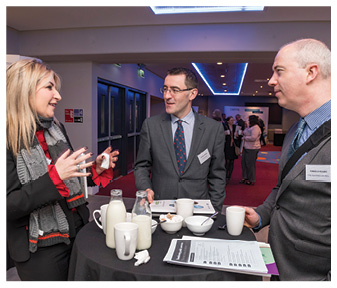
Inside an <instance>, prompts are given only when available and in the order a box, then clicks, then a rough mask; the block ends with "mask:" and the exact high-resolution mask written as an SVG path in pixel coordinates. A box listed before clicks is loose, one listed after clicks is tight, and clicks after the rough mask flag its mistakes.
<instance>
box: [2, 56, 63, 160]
mask: <svg viewBox="0 0 337 288" xmlns="http://www.w3.org/2000/svg"><path fill="white" fill-rule="evenodd" d="M50 73H52V74H53V76H54V81H55V86H56V89H57V90H58V91H59V90H60V87H61V80H60V77H59V76H58V75H57V74H56V73H55V72H54V71H52V70H51V69H50V68H49V67H48V66H47V65H45V64H44V63H42V62H41V61H39V60H37V59H25V60H19V61H17V62H15V63H13V64H12V65H10V66H9V67H8V68H7V70H6V80H7V83H6V94H7V101H6V103H7V107H6V108H7V109H6V136H7V141H6V143H7V149H11V150H12V151H13V154H14V155H15V156H16V155H17V153H18V151H20V150H21V149H22V148H25V149H27V150H28V151H29V148H30V147H31V145H32V142H33V139H34V135H35V133H36V121H37V113H36V110H35V108H34V107H35V105H32V103H35V93H36V88H37V86H38V85H39V83H40V81H41V80H42V79H43V78H45V77H46V76H48V75H50Z"/></svg>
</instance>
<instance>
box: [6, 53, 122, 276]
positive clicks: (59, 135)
mask: <svg viewBox="0 0 337 288" xmlns="http://www.w3.org/2000/svg"><path fill="white" fill-rule="evenodd" d="M6 77H7V85H6V91H7V111H6V113H7V115H6V116H7V119H6V134H7V143H6V144H7V147H6V148H7V243H8V250H9V254H10V256H11V258H12V259H13V261H14V264H15V266H16V268H17V271H18V274H19V276H20V278H21V280H45V281H46V280H48V281H50V280H67V276H68V265H69V258H70V253H71V249H72V243H73V241H74V239H75V236H76V234H77V232H78V231H79V230H80V229H81V227H83V226H84V225H85V224H86V223H88V219H89V210H88V208H87V207H86V200H85V198H84V195H83V191H81V186H80V181H79V177H87V176H90V175H91V174H92V178H91V177H89V179H88V180H89V181H88V183H91V185H95V184H96V185H100V184H101V183H105V184H107V183H108V182H107V180H108V181H109V180H111V179H112V178H113V177H112V176H113V172H112V168H114V167H115V164H114V162H116V161H117V155H118V151H113V152H112V151H111V148H110V147H109V148H107V149H106V150H105V151H104V152H105V153H109V154H110V163H109V169H103V168H102V167H101V163H102V161H103V156H102V155H100V156H98V157H97V158H96V160H95V161H90V162H87V163H84V164H83V163H81V162H82V161H86V160H88V159H89V158H90V157H91V156H92V153H87V148H80V149H79V150H77V151H73V149H72V147H71V144H70V141H69V138H68V136H67V134H66V131H65V129H64V126H63V125H62V124H61V123H59V122H58V121H57V120H56V119H55V117H54V111H55V109H56V106H57V103H58V102H59V101H60V100H61V99H62V98H61V95H60V94H59V91H60V78H59V76H58V75H57V74H56V73H55V72H54V71H52V70H51V69H50V68H49V67H47V66H46V65H45V64H43V63H41V62H40V61H38V60H35V59H33V60H20V61H18V62H15V63H13V64H12V65H10V66H9V67H8V68H7V71H6ZM85 153H86V154H85ZM82 169H84V170H85V169H90V172H82ZM93 181H94V182H93Z"/></svg>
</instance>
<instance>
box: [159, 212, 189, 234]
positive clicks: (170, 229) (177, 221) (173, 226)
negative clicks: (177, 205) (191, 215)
mask: <svg viewBox="0 0 337 288" xmlns="http://www.w3.org/2000/svg"><path fill="white" fill-rule="evenodd" d="M162 216H166V215H160V218H159V221H163V217H162ZM173 216H174V222H173V221H166V222H164V223H160V227H161V229H163V230H164V231H165V232H166V233H168V234H174V233H176V232H178V231H179V230H180V229H181V227H182V226H183V220H184V218H183V216H180V215H173ZM164 219H165V218H164Z"/></svg>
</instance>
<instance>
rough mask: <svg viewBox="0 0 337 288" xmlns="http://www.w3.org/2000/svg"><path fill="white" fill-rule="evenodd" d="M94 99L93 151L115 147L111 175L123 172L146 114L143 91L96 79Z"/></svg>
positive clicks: (131, 164) (131, 160) (129, 163)
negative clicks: (94, 135) (95, 148)
mask: <svg viewBox="0 0 337 288" xmlns="http://www.w3.org/2000/svg"><path fill="white" fill-rule="evenodd" d="M97 101H98V102H97V104H98V105H97V110H98V111H97V117H98V119H97V124H98V127H97V134H98V135H97V142H98V143H97V147H98V151H97V153H98V154H100V153H102V152H103V151H104V150H105V149H106V148H107V147H109V145H110V146H111V147H112V148H113V149H118V150H119V153H120V154H119V157H118V161H117V163H116V167H115V168H114V178H117V177H119V176H121V175H127V174H128V173H129V172H130V171H132V170H133V167H134V162H135V160H136V157H137V151H138V146H139V135H140V129H141V126H142V124H143V121H144V120H145V118H146V93H145V92H143V91H139V90H137V89H133V88H130V87H126V86H123V85H120V84H116V83H112V82H110V81H106V80H103V79H98V83H97ZM98 154H97V155H98Z"/></svg>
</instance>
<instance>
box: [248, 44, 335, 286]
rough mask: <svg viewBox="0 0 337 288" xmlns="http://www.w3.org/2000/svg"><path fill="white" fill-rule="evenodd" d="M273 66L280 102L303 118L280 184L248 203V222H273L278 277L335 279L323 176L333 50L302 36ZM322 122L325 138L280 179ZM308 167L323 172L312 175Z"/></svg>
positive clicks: (286, 148)
mask: <svg viewBox="0 0 337 288" xmlns="http://www.w3.org/2000/svg"><path fill="white" fill-rule="evenodd" d="M273 71H274V73H273V76H272V78H271V79H270V80H269V85H270V86H272V87H274V92H275V96H276V98H277V99H278V103H279V105H280V106H282V107H284V108H286V109H289V110H292V111H295V112H297V113H298V114H299V115H300V117H301V119H300V121H299V122H298V123H296V124H294V125H293V126H292V127H291V128H290V130H289V131H288V133H287V135H286V137H285V139H284V142H283V147H282V153H281V158H280V162H279V178H278V183H277V185H276V187H275V188H274V189H273V190H272V191H271V193H270V195H269V196H268V198H267V199H266V200H265V202H264V203H263V204H262V205H260V206H259V207H257V208H256V209H255V210H254V209H252V208H248V207H246V208H245V209H246V220H245V225H246V226H248V227H251V228H255V230H256V231H258V230H259V229H260V228H262V227H264V226H266V225H269V224H270V228H269V243H270V245H271V248H272V251H273V254H274V257H275V261H276V264H277V267H278V270H279V273H280V277H279V279H280V280H302V281H303V280H331V177H323V176H328V175H327V174H325V173H324V170H326V169H329V168H330V167H331V135H329V132H328V131H329V129H326V125H327V124H328V123H330V121H329V120H330V119H331V52H330V50H329V48H328V47H326V45H325V44H324V43H322V42H320V41H318V40H315V39H302V40H298V41H295V42H292V43H290V44H287V45H285V46H283V47H282V48H281V49H280V51H279V52H278V54H277V55H276V57H275V60H274V64H273ZM300 123H301V124H302V123H303V124H304V125H303V126H302V125H299V124H300ZM322 125H323V126H324V127H325V130H323V132H321V133H320V135H319V136H320V137H321V136H324V137H326V138H325V139H323V140H320V141H317V144H318V145H317V146H316V147H314V148H312V149H311V150H310V151H307V152H306V153H304V154H302V156H301V157H300V158H299V160H297V162H296V163H294V165H292V169H290V170H289V169H287V170H289V172H288V173H287V174H286V175H285V176H284V175H283V176H284V178H283V180H282V174H283V172H284V171H283V170H285V166H286V163H287V161H288V158H289V157H290V158H291V157H292V156H291V155H290V154H292V153H294V151H296V150H297V149H299V148H301V150H302V146H304V145H303V144H304V143H305V142H306V141H307V140H308V138H309V137H310V136H311V137H315V135H317V134H314V132H315V131H317V129H319V127H321V126H322ZM297 128H299V129H297ZM330 129H331V126H330ZM300 131H302V132H300ZM318 131H320V129H319V130H318ZM296 132H298V133H296ZM295 135H296V137H295ZM309 142H310V140H308V142H307V143H309ZM305 146H306V145H305ZM305 146H304V147H305ZM295 153H296V152H295ZM290 158H289V159H290ZM317 165H319V166H317ZM320 165H324V166H320ZM310 167H311V169H313V170H319V171H321V172H318V174H317V173H316V174H315V176H313V177H311V178H308V175H307V173H306V171H307V169H310ZM315 167H316V168H318V167H321V168H320V169H316V168H315ZM322 167H325V168H326V169H322ZM322 171H323V172H322ZM322 179H325V180H323V181H322Z"/></svg>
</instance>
